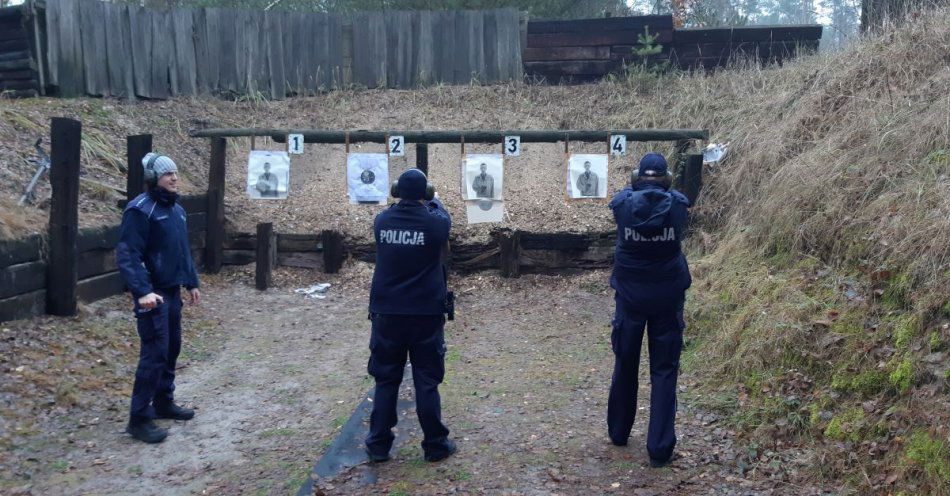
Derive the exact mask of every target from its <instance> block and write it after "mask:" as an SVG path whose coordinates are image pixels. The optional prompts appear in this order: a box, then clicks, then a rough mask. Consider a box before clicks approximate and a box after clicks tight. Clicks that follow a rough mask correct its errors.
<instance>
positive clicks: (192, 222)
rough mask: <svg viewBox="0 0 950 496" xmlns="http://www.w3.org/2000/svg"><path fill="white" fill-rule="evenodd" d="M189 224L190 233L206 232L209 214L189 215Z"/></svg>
mask: <svg viewBox="0 0 950 496" xmlns="http://www.w3.org/2000/svg"><path fill="white" fill-rule="evenodd" d="M187 224H188V232H195V231H202V232H204V231H206V230H207V229H208V214H207V213H205V212H199V213H195V214H188V220H187Z"/></svg>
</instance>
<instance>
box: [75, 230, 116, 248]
mask: <svg viewBox="0 0 950 496" xmlns="http://www.w3.org/2000/svg"><path fill="white" fill-rule="evenodd" d="M119 228H120V226H118V225H114V226H97V227H84V228H82V229H80V230H79V233H78V234H77V236H76V250H77V251H78V252H79V253H82V252H84V251H89V250H99V249H110V250H111V249H113V248H115V245H116V243H118V242H119Z"/></svg>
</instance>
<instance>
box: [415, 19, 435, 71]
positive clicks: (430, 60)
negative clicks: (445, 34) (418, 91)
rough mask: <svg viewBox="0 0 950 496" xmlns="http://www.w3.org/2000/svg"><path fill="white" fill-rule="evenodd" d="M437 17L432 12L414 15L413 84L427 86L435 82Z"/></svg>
mask: <svg viewBox="0 0 950 496" xmlns="http://www.w3.org/2000/svg"><path fill="white" fill-rule="evenodd" d="M434 21H435V16H434V13H433V12H432V11H430V10H422V11H416V12H413V13H412V29H411V32H412V69H411V71H412V84H413V85H414V86H425V85H428V84H431V83H432V82H433V81H434V80H435V47H434V46H433V44H434V39H435V38H434V33H435V27H434Z"/></svg>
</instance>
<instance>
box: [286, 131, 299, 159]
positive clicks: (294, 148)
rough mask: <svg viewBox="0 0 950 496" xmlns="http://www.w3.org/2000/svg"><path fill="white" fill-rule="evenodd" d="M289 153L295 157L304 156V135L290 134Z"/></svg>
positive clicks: (288, 137)
mask: <svg viewBox="0 0 950 496" xmlns="http://www.w3.org/2000/svg"><path fill="white" fill-rule="evenodd" d="M287 153H292V154H294V155H303V135H302V134H288V135H287Z"/></svg>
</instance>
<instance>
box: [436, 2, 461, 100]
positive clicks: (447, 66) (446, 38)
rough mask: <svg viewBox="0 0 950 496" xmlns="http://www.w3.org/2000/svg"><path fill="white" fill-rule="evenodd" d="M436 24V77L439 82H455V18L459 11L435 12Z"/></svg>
mask: <svg viewBox="0 0 950 496" xmlns="http://www.w3.org/2000/svg"><path fill="white" fill-rule="evenodd" d="M434 17H435V26H434V33H433V36H434V37H435V53H434V54H433V56H434V58H435V78H436V81H437V82H443V83H450V84H452V83H455V82H456V81H455V66H456V58H457V57H458V55H457V54H456V39H455V18H456V17H457V12H456V11H452V10H446V11H440V12H436V13H435V14H434Z"/></svg>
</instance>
